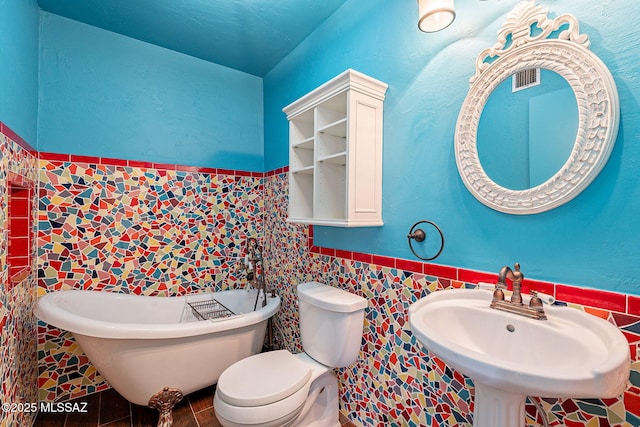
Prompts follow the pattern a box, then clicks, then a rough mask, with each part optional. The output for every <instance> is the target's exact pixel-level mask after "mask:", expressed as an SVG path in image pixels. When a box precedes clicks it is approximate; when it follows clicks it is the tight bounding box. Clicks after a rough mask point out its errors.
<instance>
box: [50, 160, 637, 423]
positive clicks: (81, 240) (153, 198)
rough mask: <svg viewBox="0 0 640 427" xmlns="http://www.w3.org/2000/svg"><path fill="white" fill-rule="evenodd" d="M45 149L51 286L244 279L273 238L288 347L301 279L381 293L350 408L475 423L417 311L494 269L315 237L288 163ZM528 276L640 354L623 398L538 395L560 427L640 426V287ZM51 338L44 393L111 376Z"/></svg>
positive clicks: (173, 286) (401, 419) (388, 418)
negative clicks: (322, 243) (238, 270)
mask: <svg viewBox="0 0 640 427" xmlns="http://www.w3.org/2000/svg"><path fill="white" fill-rule="evenodd" d="M44 157H45V159H46V160H41V163H40V180H41V192H40V211H39V223H40V231H39V245H38V248H39V251H40V253H39V257H40V265H39V267H40V270H39V275H40V279H39V288H38V291H39V292H40V293H44V292H47V291H50V290H54V289H65V288H70V287H76V288H83V289H95V290H106V291H117V292H133V293H144V294H149V295H154V294H160V295H170V294H180V293H185V292H192V291H199V290H204V289H206V288H207V287H209V286H213V287H214V288H225V287H227V286H234V285H236V284H237V283H238V282H239V281H240V280H241V279H239V278H237V277H234V275H233V273H232V272H233V271H234V263H235V262H236V261H237V259H238V258H239V257H240V256H241V254H242V248H241V244H242V241H243V240H244V238H245V237H246V235H247V234H251V235H254V234H255V235H258V236H263V237H264V240H263V241H264V245H265V259H266V272H267V281H268V284H269V286H270V287H273V288H276V290H277V292H278V293H279V295H280V296H281V298H282V300H283V304H282V309H281V311H280V313H279V314H278V315H277V316H276V319H275V322H274V323H275V328H276V331H277V332H276V339H277V342H278V344H279V345H280V346H281V347H283V348H288V349H290V350H291V351H300V349H301V348H300V339H299V338H300V337H299V329H298V313H297V310H296V304H295V303H296V295H295V285H296V284H297V283H300V282H303V281H308V280H319V281H324V282H326V283H330V284H332V285H335V286H338V287H341V288H343V289H347V290H350V291H352V292H355V293H358V294H361V295H363V296H365V297H366V298H367V299H368V300H369V306H368V308H367V310H366V319H365V325H364V326H365V327H364V337H363V346H362V350H361V356H360V358H359V361H358V362H357V363H356V364H355V365H354V366H352V367H350V368H348V369H340V370H338V371H337V373H338V376H339V378H340V382H341V388H340V394H341V409H342V411H343V412H345V413H348V414H349V416H350V417H351V418H352V419H353V420H354V421H355V422H357V423H360V424H362V425H364V426H419V425H420V426H439V427H442V426H471V423H472V411H473V394H474V388H473V382H472V381H471V380H470V379H468V378H465V377H464V376H462V375H460V374H459V373H458V372H456V371H453V370H452V369H450V368H449V367H447V366H446V364H444V363H443V362H442V361H441V360H439V359H438V358H436V357H434V356H433V355H431V354H429V353H427V352H425V351H424V350H423V349H422V348H421V347H420V346H419V345H417V343H416V341H415V339H414V338H413V337H412V335H411V331H410V330H409V326H408V321H407V320H408V319H407V309H408V307H409V306H410V304H412V303H413V302H415V301H416V300H418V299H419V298H421V297H422V296H424V295H426V294H428V293H429V292H433V291H437V290H440V289H444V288H448V287H462V286H468V285H469V284H470V283H477V282H478V281H481V280H482V281H487V280H492V279H494V277H493V275H491V274H486V273H480V272H474V271H467V270H462V269H456V268H453V267H446V266H438V265H434V264H423V263H419V262H414V261H409V260H401V259H393V258H389V257H383V256H375V255H371V254H361V253H352V252H347V251H340V250H333V249H329V248H319V247H316V246H313V242H312V241H313V228H310V227H306V226H301V225H295V224H289V223H287V222H286V220H285V219H286V214H287V177H286V173H285V172H286V169H284V168H283V169H279V170H277V171H273V172H272V173H268V174H266V176H263V175H262V174H253V175H252V174H247V173H241V174H238V173H234V172H233V171H219V170H212V171H209V170H199V169H194V168H177V169H178V170H175V169H176V168H175V167H174V168H173V169H172V168H171V167H169V166H167V165H154V164H144V163H141V162H126V161H117V160H109V159H93V158H79V157H75V156H72V157H69V156H66V157H58V156H56V155H45V156H44ZM199 239H202V242H204V243H203V244H196V242H200V240H199ZM94 271H95V273H94ZM149 278H152V279H149ZM528 283H529V286H533V285H535V287H536V288H537V289H540V290H543V291H544V292H547V293H551V294H553V295H555V296H556V297H557V298H559V299H563V300H566V301H569V302H571V303H573V304H572V305H574V306H575V307H576V308H579V309H583V310H586V311H588V312H590V313H591V314H593V315H598V316H601V317H604V318H606V319H608V320H609V321H611V322H613V323H614V324H616V325H618V327H620V329H621V330H622V331H623V333H624V334H625V335H626V336H627V338H628V340H629V343H630V349H631V354H632V356H633V358H634V360H633V371H632V376H631V384H632V385H631V386H630V388H629V389H628V391H627V392H625V394H624V396H623V397H621V398H620V399H607V400H598V399H589V400H559V399H538V401H539V403H541V405H542V406H543V407H544V409H545V412H546V414H547V417H548V419H549V423H550V425H551V426H570V427H596V426H597V427H602V426H615V427H617V426H620V427H622V426H624V427H630V426H636V425H640V375H638V374H639V372H640V361H638V356H637V354H638V347H639V343H640V298H638V297H632V296H627V295H622V294H614V293H608V292H600V291H590V290H585V289H578V288H573V287H569V286H564V285H561V284H551V283H543V282H535V281H530V280H529V281H528ZM525 291H526V289H525ZM38 342H39V346H38V348H39V358H40V359H39V360H40V383H39V384H40V392H39V393H40V398H41V399H46V400H50V399H57V400H64V399H67V398H70V397H78V396H82V395H84V394H87V393H91V392H93V391H97V390H100V389H102V388H106V387H108V385H107V384H106V383H105V382H104V380H103V379H102V378H101V377H100V376H99V374H98V373H97V372H96V371H95V369H93V368H92V366H91V364H90V363H89V362H88V361H87V360H86V357H85V356H84V355H83V354H82V352H81V351H80V350H79V349H78V348H77V346H76V345H75V343H74V342H73V339H72V337H71V336H70V335H68V334H66V333H64V332H62V331H59V330H56V329H53V328H48V327H47V326H45V325H40V331H39V336H38ZM527 414H528V419H527V425H528V426H539V425H541V423H542V420H541V418H540V417H539V415H538V414H537V413H536V411H535V406H534V405H532V404H529V405H527Z"/></svg>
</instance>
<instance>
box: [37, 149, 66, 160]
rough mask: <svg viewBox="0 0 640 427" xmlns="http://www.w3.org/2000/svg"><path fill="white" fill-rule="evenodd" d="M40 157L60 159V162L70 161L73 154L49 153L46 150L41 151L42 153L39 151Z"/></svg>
mask: <svg viewBox="0 0 640 427" xmlns="http://www.w3.org/2000/svg"><path fill="white" fill-rule="evenodd" d="M38 154H39V156H40V158H41V159H43V160H49V161H59V162H68V161H70V160H71V156H70V155H69V154H62V153H47V152H44V151H41V152H40V153H38Z"/></svg>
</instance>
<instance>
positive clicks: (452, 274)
mask: <svg viewBox="0 0 640 427" xmlns="http://www.w3.org/2000/svg"><path fill="white" fill-rule="evenodd" d="M422 272H423V273H424V274H426V275H427V276H436V277H441V278H443V279H451V280H457V279H458V277H457V276H458V274H459V273H458V269H457V268H455V267H450V266H448V265H438V264H423V265H422Z"/></svg>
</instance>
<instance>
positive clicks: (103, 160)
mask: <svg viewBox="0 0 640 427" xmlns="http://www.w3.org/2000/svg"><path fill="white" fill-rule="evenodd" d="M100 164H102V165H107V166H129V161H128V160H124V159H111V158H108V157H101V158H100Z"/></svg>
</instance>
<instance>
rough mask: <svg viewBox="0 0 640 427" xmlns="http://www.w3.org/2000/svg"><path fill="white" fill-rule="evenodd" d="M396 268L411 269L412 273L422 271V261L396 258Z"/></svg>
mask: <svg viewBox="0 0 640 427" xmlns="http://www.w3.org/2000/svg"><path fill="white" fill-rule="evenodd" d="M396 268H399V269H400V270H405V271H411V272H412V273H422V263H421V262H419V261H412V260H407V259H396Z"/></svg>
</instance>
